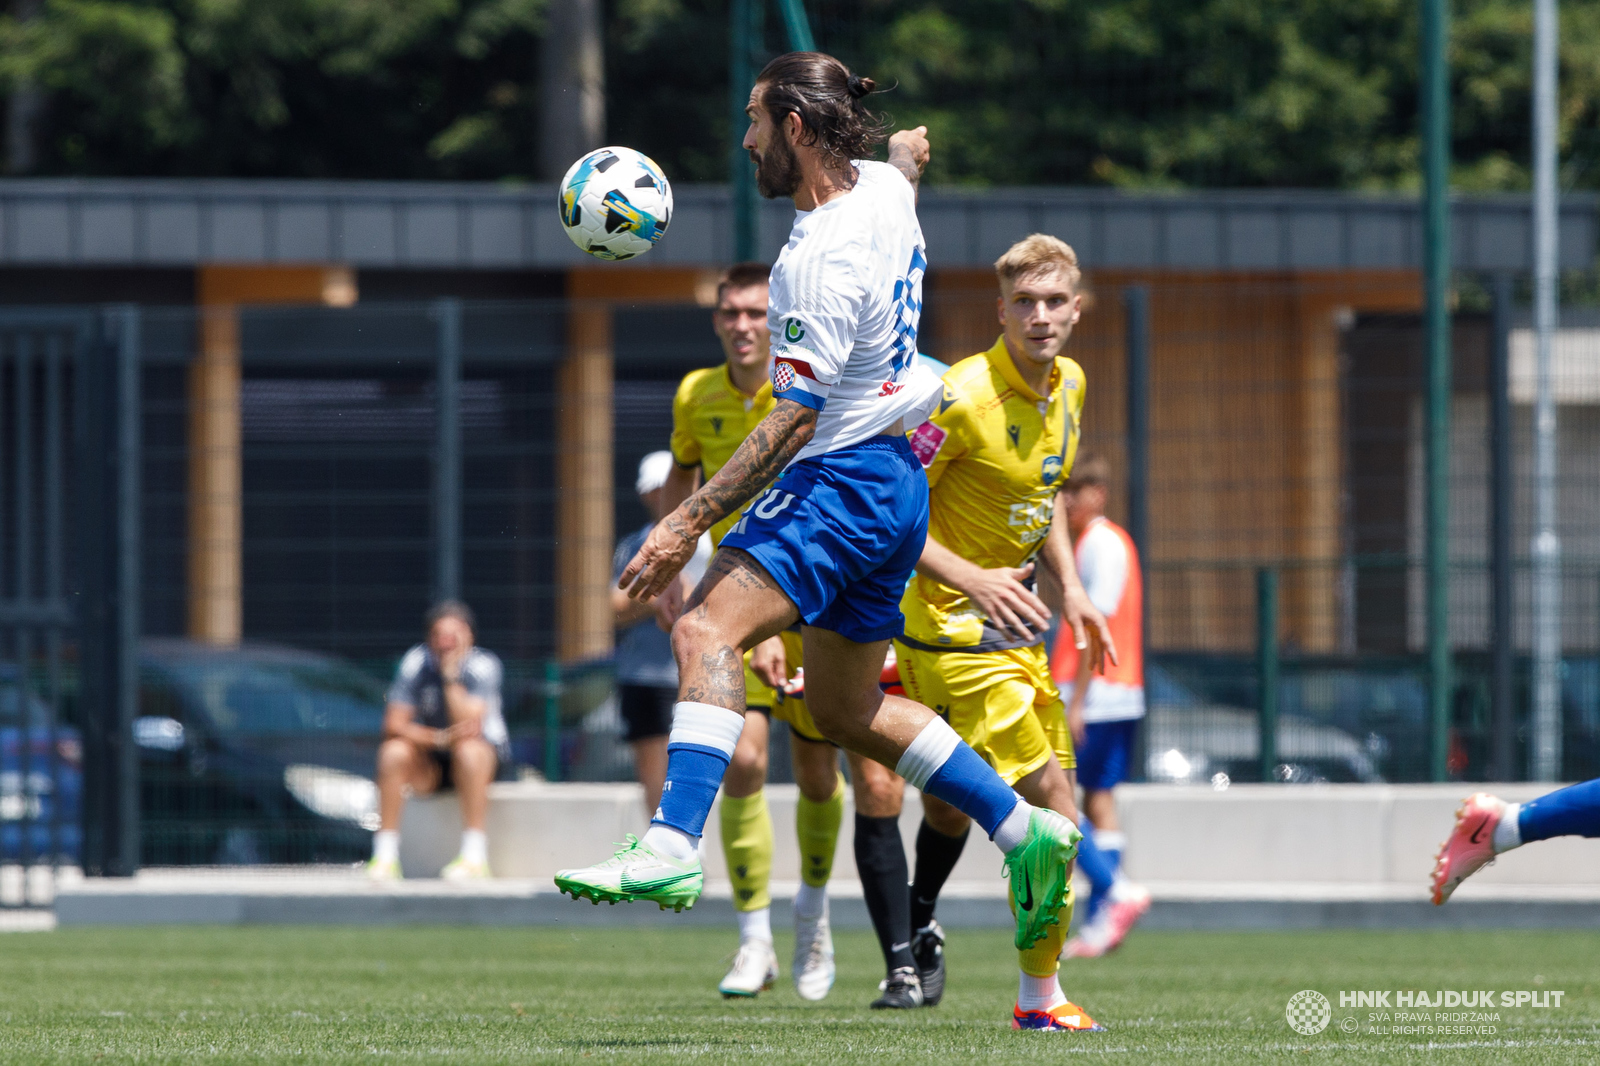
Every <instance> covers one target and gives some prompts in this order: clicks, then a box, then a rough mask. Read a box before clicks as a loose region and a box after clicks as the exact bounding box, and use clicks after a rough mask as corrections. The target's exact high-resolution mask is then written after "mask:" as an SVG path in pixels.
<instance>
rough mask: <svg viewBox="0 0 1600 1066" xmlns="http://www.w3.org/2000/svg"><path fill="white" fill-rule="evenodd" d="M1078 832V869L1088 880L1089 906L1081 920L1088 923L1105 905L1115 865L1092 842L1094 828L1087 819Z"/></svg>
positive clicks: (1109, 857)
mask: <svg viewBox="0 0 1600 1066" xmlns="http://www.w3.org/2000/svg"><path fill="white" fill-rule="evenodd" d="M1080 831H1081V832H1082V833H1083V839H1082V840H1080V841H1079V842H1078V869H1080V870H1082V871H1083V876H1085V877H1087V878H1088V879H1089V905H1088V907H1086V908H1085V909H1084V912H1083V920H1084V921H1088V920H1089V919H1091V918H1093V917H1094V915H1095V912H1097V911H1098V910H1099V909H1100V908H1101V907H1102V906H1104V905H1105V901H1106V895H1107V893H1109V892H1110V891H1111V883H1112V882H1113V881H1114V880H1116V876H1117V865H1116V863H1115V861H1113V859H1112V854H1111V853H1108V852H1106V851H1104V850H1102V849H1101V848H1100V846H1099V845H1098V844H1096V843H1095V842H1094V826H1092V825H1090V824H1089V820H1088V819H1087V818H1085V819H1084V820H1083V823H1082V825H1081V826H1080Z"/></svg>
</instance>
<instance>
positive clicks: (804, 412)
mask: <svg viewBox="0 0 1600 1066" xmlns="http://www.w3.org/2000/svg"><path fill="white" fill-rule="evenodd" d="M816 431H817V412H816V411H814V410H812V409H811V408H809V407H807V406H806V405H805V404H801V403H795V402H794V401H793V400H779V401H778V404H777V406H776V407H774V408H773V409H772V413H771V414H769V415H767V417H766V418H763V419H762V420H761V421H760V422H759V423H757V424H756V428H755V429H753V430H751V431H750V435H749V436H748V437H746V438H745V439H744V443H743V444H741V445H739V450H738V451H736V452H734V453H733V458H731V459H729V460H728V463H727V465H726V466H724V467H723V468H722V469H721V470H718V471H717V473H716V475H715V476H714V477H713V478H712V479H711V480H710V481H708V482H706V483H705V485H703V486H702V487H701V488H700V490H699V491H698V492H696V493H695V494H694V495H693V496H690V497H689V498H688V499H687V500H684V501H683V503H682V504H681V505H679V507H678V509H677V510H675V511H673V512H672V513H671V514H669V515H668V516H667V517H666V518H664V519H662V520H661V521H660V522H657V523H656V526H655V528H654V529H652V530H651V531H650V536H649V537H647V538H645V542H644V544H643V545H641V546H640V548H639V551H638V554H636V555H635V556H634V557H633V559H632V561H631V562H629V563H628V565H627V567H626V568H625V569H624V570H623V571H622V579H621V580H620V581H618V582H617V587H618V588H620V589H626V590H627V592H628V595H630V596H632V597H634V598H635V599H649V598H650V597H652V596H655V595H658V594H659V593H660V592H661V590H662V589H664V588H666V587H667V583H668V582H670V581H671V580H672V579H673V578H674V577H676V576H677V574H678V571H680V570H682V569H683V567H684V564H686V563H687V562H688V561H689V560H690V559H691V558H693V557H694V548H695V544H696V543H697V542H698V541H699V540H700V534H702V533H704V532H705V531H706V530H708V529H710V528H711V527H712V526H714V525H716V524H717V523H718V522H720V521H722V520H723V519H724V518H726V517H727V516H728V515H730V514H732V513H733V512H734V511H736V510H738V509H739V508H740V507H742V506H743V505H744V504H746V503H748V502H749V501H750V499H751V498H752V497H754V496H755V494H756V493H757V492H760V491H761V490H762V489H763V488H765V487H766V486H767V485H768V484H770V483H771V482H772V479H773V478H775V477H777V476H778V474H779V473H780V472H782V470H783V468H784V467H786V466H788V465H789V460H791V459H793V458H794V457H795V456H796V455H797V454H799V452H800V449H801V448H804V447H805V446H806V444H807V443H808V442H809V441H810V440H811V438H812V436H813V435H814V434H815V433H816Z"/></svg>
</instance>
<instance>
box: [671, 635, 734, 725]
mask: <svg viewBox="0 0 1600 1066" xmlns="http://www.w3.org/2000/svg"><path fill="white" fill-rule="evenodd" d="M700 672H701V674H702V676H701V677H700V678H698V679H696V681H692V682H690V683H689V685H688V686H687V687H686V689H685V692H684V698H685V699H687V700H691V701H693V702H695V703H709V704H712V705H713V706H716V707H726V708H728V709H729V710H731V711H741V712H742V711H743V710H744V656H742V655H740V654H739V649H738V648H732V647H729V646H728V645H726V644H724V645H723V646H722V647H720V648H718V649H717V650H716V651H714V652H702V653H701V654H700Z"/></svg>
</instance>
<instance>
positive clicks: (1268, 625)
mask: <svg viewBox="0 0 1600 1066" xmlns="http://www.w3.org/2000/svg"><path fill="white" fill-rule="evenodd" d="M1256 692H1257V695H1256V707H1257V709H1258V711H1259V714H1260V720H1259V727H1258V728H1259V734H1260V751H1261V780H1263V781H1271V780H1272V771H1273V768H1274V767H1276V766H1277V764H1278V572H1277V571H1276V570H1274V569H1272V568H1271V567H1263V568H1262V569H1261V570H1258V571H1257V572H1256Z"/></svg>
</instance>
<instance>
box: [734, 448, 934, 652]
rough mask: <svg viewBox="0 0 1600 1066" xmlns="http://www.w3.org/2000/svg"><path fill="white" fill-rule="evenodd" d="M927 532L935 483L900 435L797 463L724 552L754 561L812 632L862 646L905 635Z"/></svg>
mask: <svg viewBox="0 0 1600 1066" xmlns="http://www.w3.org/2000/svg"><path fill="white" fill-rule="evenodd" d="M927 536H928V478H927V475H926V474H924V473H923V472H922V464H921V463H920V462H918V461H917V457H916V456H915V455H913V454H912V452H911V445H910V444H908V443H907V442H906V438H905V437H904V436H903V435H901V434H899V433H894V434H889V435H886V436H880V437H872V438H870V439H868V440H864V441H862V442H861V443H860V444H853V445H851V446H849V447H848V448H841V449H840V450H838V451H836V452H828V453H826V454H823V455H818V456H813V457H812V458H809V459H802V460H801V461H800V462H797V463H793V464H791V465H790V466H789V468H788V469H787V470H785V471H784V472H783V473H782V474H780V475H779V476H778V480H776V481H774V482H773V483H772V487H771V488H769V489H767V490H766V491H765V492H763V493H762V494H761V495H759V496H757V497H756V498H755V500H754V501H753V502H752V503H751V504H750V506H749V507H748V508H746V509H745V512H744V515H743V517H741V518H740V520H739V523H738V524H737V525H736V526H734V527H733V529H732V530H731V531H730V532H729V533H728V535H727V536H726V537H724V538H722V547H724V548H738V549H739V550H740V551H744V552H748V553H749V554H750V555H752V556H754V558H755V560H756V561H757V562H758V563H760V564H761V565H762V566H763V567H764V568H765V569H766V571H767V573H768V574H770V575H772V579H773V580H774V581H776V582H777V583H778V587H779V588H780V589H782V590H783V592H784V595H786V596H788V597H789V599H790V601H791V602H793V603H794V605H795V607H796V608H798V609H799V611H800V619H801V621H803V622H804V623H805V624H806V625H808V626H815V627H817V628H819V629H828V630H832V631H833V632H835V633H838V634H839V635H840V636H842V637H844V638H846V639H848V640H853V641H855V642H857V643H859V644H867V643H871V642H872V641H876V640H888V639H889V638H890V637H895V636H899V634H900V631H901V628H902V627H903V626H904V625H905V616H904V615H902V614H901V613H900V597H901V596H902V595H903V594H904V593H905V588H906V579H907V578H908V577H909V576H910V575H911V570H912V568H913V567H915V566H916V565H917V560H918V559H920V558H921V557H922V546H923V543H924V542H925V541H926V540H927Z"/></svg>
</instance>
